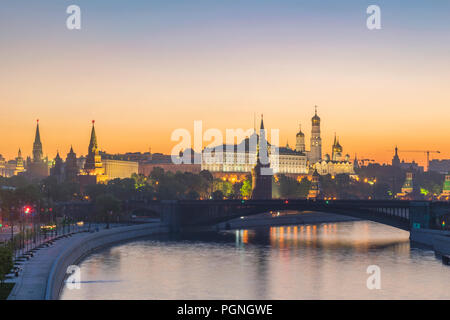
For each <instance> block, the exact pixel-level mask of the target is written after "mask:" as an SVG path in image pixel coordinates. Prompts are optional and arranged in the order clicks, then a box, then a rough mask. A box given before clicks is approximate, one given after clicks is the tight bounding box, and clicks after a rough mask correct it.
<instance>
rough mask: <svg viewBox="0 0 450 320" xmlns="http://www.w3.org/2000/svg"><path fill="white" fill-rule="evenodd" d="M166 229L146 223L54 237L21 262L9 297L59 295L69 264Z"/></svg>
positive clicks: (17, 298) (53, 296) (36, 297)
mask: <svg viewBox="0 0 450 320" xmlns="http://www.w3.org/2000/svg"><path fill="white" fill-rule="evenodd" d="M168 231H169V230H168V227H167V226H165V225H162V224H159V223H147V224H140V225H133V226H123V227H115V228H112V229H104V230H101V231H97V232H93V233H87V232H82V233H75V234H73V236H72V237H68V238H63V239H60V240H57V241H56V242H55V243H54V244H53V245H52V246H50V247H46V248H42V249H40V250H38V251H37V252H36V254H35V256H34V257H33V258H32V259H31V260H29V261H27V262H26V263H25V264H24V265H23V270H22V272H21V273H20V276H19V277H18V278H17V280H16V283H15V286H14V288H13V290H12V292H11V294H10V295H9V297H8V299H9V300H43V299H46V300H53V299H58V298H59V295H60V292H61V290H62V288H63V284H64V280H65V278H66V276H67V274H66V271H67V267H68V266H70V265H73V264H76V263H77V262H79V261H81V259H83V258H84V257H86V256H87V255H89V254H91V253H92V252H93V251H94V250H97V249H99V248H101V247H105V246H108V245H111V244H114V243H118V242H122V241H127V240H132V239H136V238H141V237H146V236H149V235H153V234H161V233H168Z"/></svg>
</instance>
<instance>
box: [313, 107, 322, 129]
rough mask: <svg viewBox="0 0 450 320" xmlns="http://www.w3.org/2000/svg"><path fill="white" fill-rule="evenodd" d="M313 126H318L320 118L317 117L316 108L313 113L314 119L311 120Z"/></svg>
mask: <svg viewBox="0 0 450 320" xmlns="http://www.w3.org/2000/svg"><path fill="white" fill-rule="evenodd" d="M311 121H312V124H313V126H314V125H320V117H319V116H318V115H317V107H316V110H315V113H314V117H312V119H311Z"/></svg>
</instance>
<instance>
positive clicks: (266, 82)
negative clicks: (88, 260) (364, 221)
mask: <svg viewBox="0 0 450 320" xmlns="http://www.w3.org/2000/svg"><path fill="white" fill-rule="evenodd" d="M70 4H77V5H79V6H80V7H81V10H82V29H81V30H80V31H69V30H67V29H66V26H65V21H66V18H67V16H68V15H67V14H66V13H65V11H66V8H67V6H68V5H70ZM370 4H378V5H379V6H380V7H381V10H382V29H381V30H377V31H370V30H368V29H367V28H366V18H367V14H366V8H367V6H368V5H370ZM0 41H1V50H0V63H1V64H0V66H1V72H0V112H1V117H0V136H1V137H2V139H1V140H0V153H1V154H3V155H4V156H5V157H6V158H11V157H13V156H15V154H16V153H17V149H18V148H19V147H21V148H22V151H23V153H24V155H29V154H30V153H31V149H32V143H33V137H34V129H35V128H34V126H35V120H36V119H37V118H39V119H40V124H41V137H42V142H43V147H44V154H48V155H49V156H50V157H53V156H54V155H55V153H56V150H57V149H59V150H60V151H61V153H62V154H63V156H64V157H65V154H66V153H67V152H68V151H69V148H70V145H71V144H73V146H74V149H75V152H77V153H78V155H81V154H86V151H87V146H88V143H89V134H90V123H91V120H92V119H95V120H96V128H97V134H98V139H99V144H100V148H101V149H104V150H106V151H108V152H110V153H117V152H126V151H142V152H145V151H148V149H149V147H151V148H152V151H153V152H164V153H169V152H170V151H171V149H172V147H173V146H174V145H175V144H176V142H172V141H170V135H171V133H172V131H173V130H175V129H177V128H186V129H189V130H191V131H192V130H193V121H194V120H203V126H204V128H205V129H207V128H219V129H221V130H225V128H245V129H247V128H252V127H253V115H254V114H255V113H257V114H258V115H259V114H260V113H264V119H265V124H266V127H268V128H279V129H280V130H281V131H280V136H281V139H280V143H281V144H282V145H285V144H286V141H287V140H289V144H290V145H291V146H293V145H294V144H295V133H296V132H297V130H298V125H299V123H302V129H303V131H304V132H305V133H306V138H307V148H308V149H309V138H310V130H311V122H310V119H311V116H312V115H313V112H314V107H313V106H314V105H318V106H319V115H320V117H321V118H322V137H323V144H324V147H323V150H324V153H325V152H329V149H330V145H331V143H332V140H333V135H334V132H337V134H338V136H339V137H340V140H341V144H342V145H343V147H344V153H349V154H351V155H352V156H353V155H354V154H355V153H357V154H358V156H359V157H369V158H373V159H376V160H377V161H380V162H385V161H390V159H391V158H392V152H389V151H388V150H391V149H393V148H394V147H395V145H396V144H397V145H398V146H399V148H400V149H405V150H406V149H409V150H410V149H417V150H422V149H438V150H440V151H441V152H442V154H441V155H440V157H444V158H450V130H449V119H450V109H449V108H450V90H449V84H450V2H449V1H447V0H440V1H439V0H433V1H431V0H428V1H426V0H421V1H417V0H412V1H400V0H398V1H395V0H389V1H378V0H376V1H336V0H315V1H312V0H310V1H291V0H287V1H284V0H281V1H280V0H271V1H267V0H240V1H238V0H178V1H174V0H164V1H163V0H159V1H125V0H122V1H117V0H116V1H114V0H109V1H100V0H96V1H93V0H72V1H56V0H54V1H44V0H40V1H30V0H27V1H24V0H16V1H14V2H12V1H8V2H7V4H5V3H4V4H2V5H1V6H0ZM400 156H401V158H404V159H405V160H411V159H416V160H417V161H420V162H422V163H423V161H424V160H425V156H424V155H422V154H414V153H410V154H407V153H405V154H401V155H400Z"/></svg>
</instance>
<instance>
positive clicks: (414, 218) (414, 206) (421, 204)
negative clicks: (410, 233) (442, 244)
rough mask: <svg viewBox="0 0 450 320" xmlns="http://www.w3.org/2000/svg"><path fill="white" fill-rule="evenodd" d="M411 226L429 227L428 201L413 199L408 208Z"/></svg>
mask: <svg viewBox="0 0 450 320" xmlns="http://www.w3.org/2000/svg"><path fill="white" fill-rule="evenodd" d="M409 216H410V225H411V228H416V229H429V228H430V222H431V207H430V203H429V202H425V201H413V202H411V203H410V209H409Z"/></svg>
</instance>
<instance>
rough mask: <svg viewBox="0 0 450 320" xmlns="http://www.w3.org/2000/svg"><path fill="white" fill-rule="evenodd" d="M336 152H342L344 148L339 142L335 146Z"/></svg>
mask: <svg viewBox="0 0 450 320" xmlns="http://www.w3.org/2000/svg"><path fill="white" fill-rule="evenodd" d="M334 152H342V146H341V145H340V144H339V142H337V143H336V145H335V146H334Z"/></svg>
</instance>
